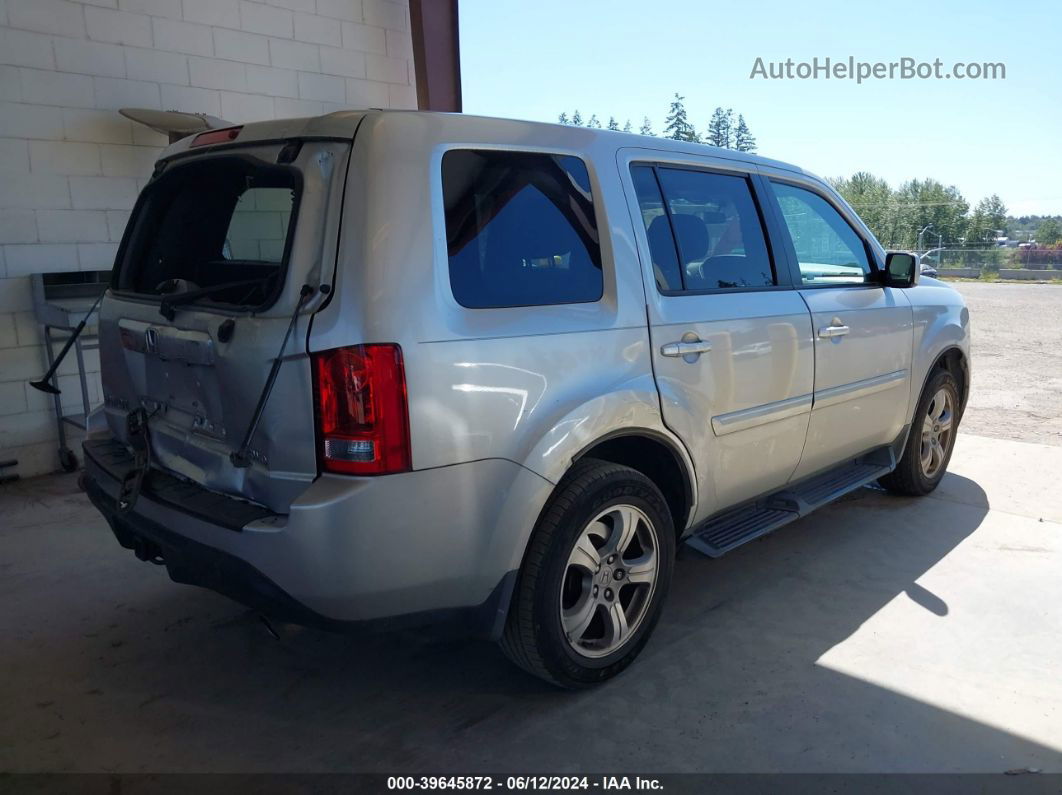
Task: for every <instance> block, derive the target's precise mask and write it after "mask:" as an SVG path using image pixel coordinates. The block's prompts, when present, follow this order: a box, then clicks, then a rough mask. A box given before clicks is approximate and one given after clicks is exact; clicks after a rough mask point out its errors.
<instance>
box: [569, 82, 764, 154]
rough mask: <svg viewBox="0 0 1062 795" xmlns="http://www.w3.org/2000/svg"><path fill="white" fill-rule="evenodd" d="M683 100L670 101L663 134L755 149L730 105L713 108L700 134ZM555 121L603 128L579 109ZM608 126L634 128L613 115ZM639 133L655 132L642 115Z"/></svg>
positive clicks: (741, 149) (742, 120)
mask: <svg viewBox="0 0 1062 795" xmlns="http://www.w3.org/2000/svg"><path fill="white" fill-rule="evenodd" d="M685 102H686V98H685V97H683V96H680V95H679V94H677V93H676V94H675V96H674V98H673V99H672V100H671V107H670V109H669V110H668V113H667V117H666V118H665V119H664V130H663V134H662V137H664V138H670V139H672V140H675V141H690V142H691V143H702V144H708V145H709V146H718V147H720V148H721V149H736V150H737V151H739V152H755V151H756V137H755V136H754V135H753V134H752V131H751V130H750V129H749V126H748V124H747V123H746V121H745V117H744V116H743V115H742V114H740V113H738V114H737V115H736V116H735V115H734V109H733V108H726V109H725V110H724V109H723V108H721V107H718V108H716V109H715V112H714V113H712V117H711V119H709V120H708V124H707V125H706V132H705V134H704V135H703V136H702V135H701V134H700V133H698V132H697V128H696V127H695V126H694V125H693V123H692V122H691V121H690V119H689V113H688V112H687V111H686V104H685ZM557 121H558V122H560V123H561V124H571V125H574V126H576V127H592V128H596V129H601V128H602V124H601V120H600V119H599V118H598V117H597V114H596V113H595V114H592V115H591V116H590V118H588V119H585V120H584V119H583V115H582V113H581V112H580V111H579V110H578V109H576V110H575V111H574V112H573V113H572V114H571V116H569V115H568V113H567V112H563V113H561V114H560V115H558V116H557ZM607 129H609V130H622V131H623V132H632V131H633V129H634V128H633V126H632V125H631V121H630V119H627V120H626V121H625V122H624V123H623V125H622V126H620V124H619V122H618V121H617V120H616V117H615V116H609V117H608V123H607ZM638 132H639V133H640V134H642V135H656V133H655V132H653V125H652V122H651V121H649V117H648V116H643V117H642V124H641V126H640V127H639V128H638Z"/></svg>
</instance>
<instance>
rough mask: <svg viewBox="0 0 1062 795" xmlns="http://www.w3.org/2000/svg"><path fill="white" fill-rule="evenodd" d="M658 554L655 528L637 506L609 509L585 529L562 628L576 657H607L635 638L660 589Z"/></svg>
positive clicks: (566, 590) (568, 583)
mask: <svg viewBox="0 0 1062 795" xmlns="http://www.w3.org/2000/svg"><path fill="white" fill-rule="evenodd" d="M659 549H660V544H659V541H658V538H657V530H656V528H655V527H654V526H653V523H652V522H651V521H650V520H649V518H648V517H647V516H646V515H645V514H644V513H643V512H642V511H641V510H639V509H638V508H635V507H634V506H633V505H625V504H624V505H614V506H612V507H610V508H606V509H605V510H604V511H602V512H601V513H599V514H598V515H597V516H595V517H594V518H593V519H592V520H591V521H590V522H589V523H588V524H587V525H586V527H584V528H583V530H582V532H581V533H580V534H579V536H578V537H577V538H576V541H575V545H574V546H573V547H572V551H571V554H570V555H569V557H568V563H567V566H566V568H565V571H564V578H563V580H562V583H561V593H560V615H561V625H562V627H563V630H564V634H565V637H566V638H567V639H568V643H569V645H570V646H571V648H572V649H573V650H574V651H575V652H576V653H578V654H580V655H582V656H584V657H591V658H597V657H604V656H606V655H609V654H612V653H613V652H615V651H616V650H617V649H619V648H620V647H621V646H623V645H624V644H625V643H626V642H627V641H628V640H629V639H630V638H631V637H632V636H633V635H634V633H635V631H636V630H637V629H638V625H639V624H640V623H641V622H642V619H643V618H645V615H646V612H647V611H648V608H649V604H650V602H651V600H652V596H653V591H654V590H655V588H656V581H657V570H658V564H659V554H660V553H659Z"/></svg>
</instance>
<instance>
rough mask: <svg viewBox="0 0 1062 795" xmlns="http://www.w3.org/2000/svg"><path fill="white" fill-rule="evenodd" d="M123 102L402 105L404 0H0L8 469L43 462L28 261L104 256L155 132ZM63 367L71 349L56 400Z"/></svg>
mask: <svg viewBox="0 0 1062 795" xmlns="http://www.w3.org/2000/svg"><path fill="white" fill-rule="evenodd" d="M127 106H133V107H147V108H159V109H164V110H184V111H192V112H199V113H209V114H211V115H214V116H220V117H222V118H225V119H227V120H229V121H233V122H250V121H256V120H261V119H270V118H283V117H290V116H306V115H315V114H320V113H327V112H330V111H332V110H339V109H343V108H351V107H355V108H356V107H398V108H413V107H416V91H415V89H414V86H413V54H412V46H411V39H410V29H409V8H408V3H407V0H0V460H5V459H9V458H17V459H18V460H19V466H18V468H17V471H18V473H19V474H21V475H22V476H23V477H27V476H30V475H34V474H40V473H43V472H49V471H52V470H55V469H56V468H57V467H58V457H57V454H56V440H55V436H56V433H55V423H54V418H53V414H52V410H51V402H50V399H49V398H47V397H46V396H45V395H42V394H41V393H39V392H37V391H35V390H33V389H31V388H29V386H28V384H27V383H26V382H27V381H28V380H30V379H35V378H37V377H39V376H40V374H41V373H42V372H43V371H44V368H45V362H46V360H45V355H44V348H43V345H42V340H41V330H40V328H39V327H38V326H37V324H36V321H35V319H34V316H33V305H32V299H31V292H30V277H29V274H32V273H40V272H49V271H65V270H105V269H109V268H110V267H111V264H112V262H113V259H114V254H115V251H116V249H117V246H118V241H119V240H120V239H121V236H122V232H123V231H124V229H125V223H126V221H127V219H128V217H129V210H130V208H131V207H132V205H133V202H134V200H135V199H136V195H137V192H138V191H139V190H140V188H142V187H143V185H144V182H145V180H146V178H147V177H148V175H149V174H150V173H151V168H152V163H153V162H154V159H155V158H156V157H157V156H158V153H159V151H160V149H161V147H162V146H164V145H165V143H166V142H165V139H164V138H163V137H162V136H160V135H158V134H157V133H154V132H152V131H150V130H148V129H147V128H145V127H142V126H140V125H135V124H133V123H131V122H129V121H126V120H125V119H123V118H122V117H120V116H119V115H118V114H117V112H116V111H117V109H118V108H121V107H127ZM88 362H89V369H90V371H91V376H90V379H89V393H90V397H91V398H92V400H93V401H94V402H98V401H99V400H100V399H101V391H100V385H99V372H98V370H99V365H98V362H99V359H98V356H96V355H95V354H94V353H90V354H89V355H88ZM74 373H75V368H74V361H73V356H72V355H71V357H70V359H69V360H68V361H67V362H66V363H65V364H64V365H63V367H62V368H61V370H60V382H59V383H60V388H62V389H63V400H64V403H65V404H66V405H67V406H68V407H69V409H71V410H75V409H76V407H77V405H78V404H79V401H80V388H79V386H78V384H77V379H76V376H75V375H74ZM75 438H76V437H75Z"/></svg>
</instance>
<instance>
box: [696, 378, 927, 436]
mask: <svg viewBox="0 0 1062 795" xmlns="http://www.w3.org/2000/svg"><path fill="white" fill-rule="evenodd" d="M906 380H907V370H895V371H893V372H891V373H884V374H883V375H876V376H874V377H873V378H864V379H863V380H862V381H853V382H852V383H850V384H841V385H840V386H834V387H830V388H829V389H821V390H818V391H816V392H815V393H814V395H797V396H796V397H791V398H786V399H785V400H778V401H775V402H774V403H764V404H763V405H762V406H752V407H751V408H747V409H740V410H739V411H731V412H728V413H727V414H718V415H716V416H715V417H712V431H713V432H714V433H715V435H716V436H726V435H727V434H728V433H735V432H736V431H744V430H748V429H749V428H755V427H756V426H757V425H766V424H767V423H769V422H776V421H778V420H784V419H786V418H788V417H796V416H797V415H799V414H807V413H809V412H811V411H812V410H814V409H820V408H826V407H827V406H835V405H837V404H838V403H844V402H845V401H848V400H858V399H859V398H863V397H866V396H867V395H873V394H874V393H875V392H883V391H884V390H886V389H891V388H892V387H894V386H897V385H899V384H901V383H903V382H904V381H906Z"/></svg>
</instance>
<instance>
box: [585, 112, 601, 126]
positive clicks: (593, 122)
mask: <svg viewBox="0 0 1062 795" xmlns="http://www.w3.org/2000/svg"><path fill="white" fill-rule="evenodd" d="M586 126H587V127H593V128H594V129H595V130H600V129H601V122H599V121H598V120H597V114H596V113H594V114H591V116H590V121H588V122H587V123H586Z"/></svg>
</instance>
